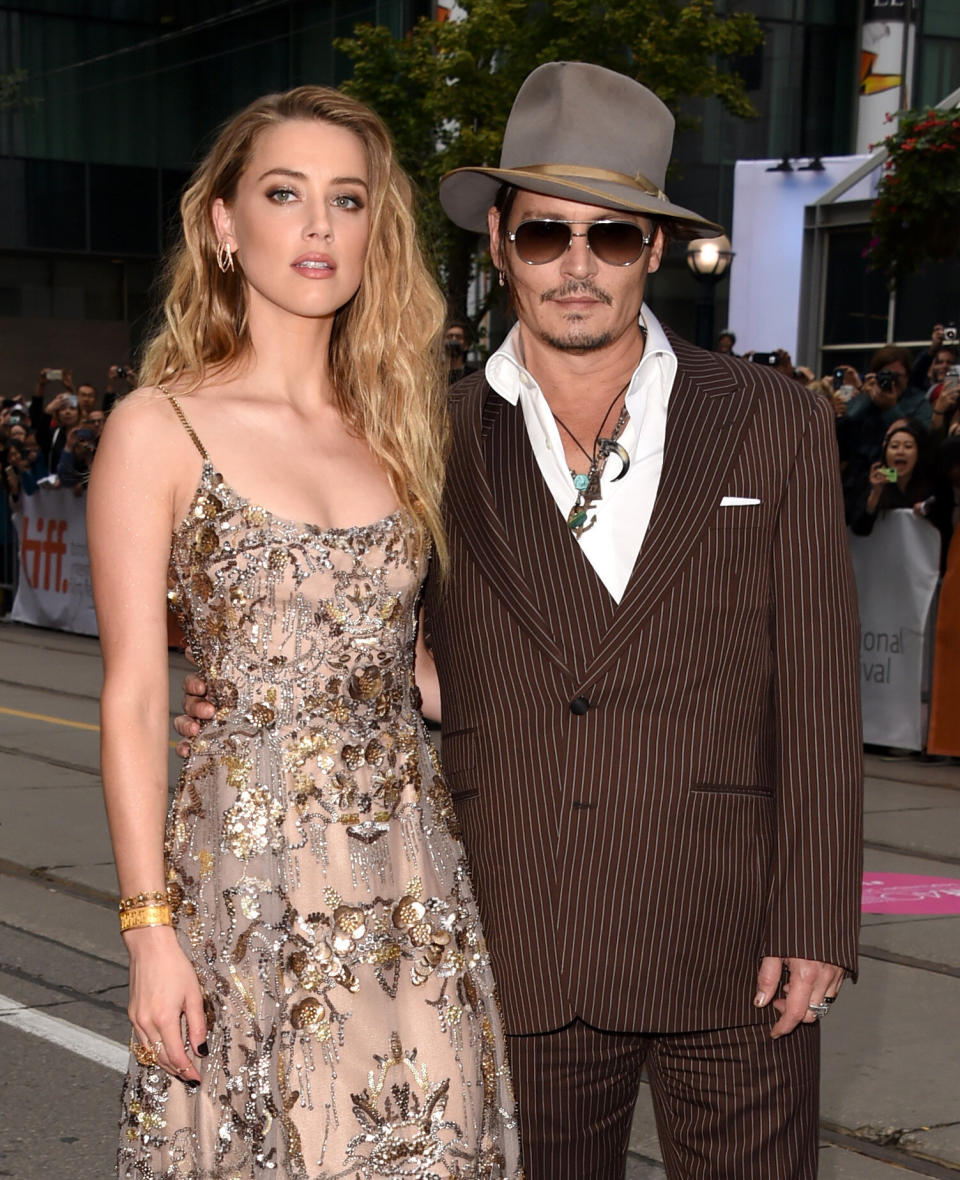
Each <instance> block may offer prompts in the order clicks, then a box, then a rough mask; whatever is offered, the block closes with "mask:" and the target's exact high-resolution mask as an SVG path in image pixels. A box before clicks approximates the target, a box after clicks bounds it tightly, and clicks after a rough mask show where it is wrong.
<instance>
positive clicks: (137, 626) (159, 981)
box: [87, 394, 206, 1080]
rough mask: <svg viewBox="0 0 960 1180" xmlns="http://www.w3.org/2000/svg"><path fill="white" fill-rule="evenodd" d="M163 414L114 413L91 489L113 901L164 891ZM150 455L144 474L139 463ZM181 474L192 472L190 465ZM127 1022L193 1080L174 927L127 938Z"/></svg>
mask: <svg viewBox="0 0 960 1180" xmlns="http://www.w3.org/2000/svg"><path fill="white" fill-rule="evenodd" d="M167 413H170V411H169V407H167V406H166V404H165V403H164V402H163V401H161V400H158V399H156V398H153V397H151V395H150V394H145V395H139V396H137V397H134V398H132V399H131V400H130V401H129V402H127V403H125V404H124V405H123V406H121V407H118V409H117V410H116V411H115V413H114V414H113V415H112V416H111V418H110V421H109V422H108V423H107V426H106V427H105V429H104V433H103V437H102V439H101V442H100V446H99V448H98V453H97V458H96V462H95V464H94V469H93V474H92V477H91V480H90V488H89V498H88V503H87V531H88V539H89V547H90V568H91V574H92V578H93V589H94V600H95V605H96V610H97V621H98V625H99V629H100V644H101V648H102V651H103V668H104V680H103V692H102V695H101V701H100V713H101V767H102V774H103V791H104V798H105V801H106V808H107V819H108V821H109V824H110V838H111V840H112V842H113V851H114V859H115V860H116V865H117V879H118V882H119V886H120V895H121V897H128V896H131V895H133V894H136V893H141V892H143V893H152V892H154V891H160V890H163V889H165V887H166V874H165V871H164V863H163V834H164V833H163V830H164V821H165V817H166V810H167V727H168V723H169V721H168V717H169V685H168V663H167V629H166V575H167V563H168V560H169V554H170V534H171V527H172V523H173V506H174V501H175V490H176V487H175V484H176V475H177V473H178V472H182V471H183V469H184V466H185V465H184V463H183V457H182V453H181V452H180V451H179V450H178V448H177V446H176V444H177V442H179V441H180V440H179V439H178V438H177V437H176V436H175V435H174V433H173V431H174V429H175V428H176V420H175V419H173V416H172V413H170V418H171V421H170V422H167V421H166V420H165V418H164V417H163V415H165V414H167ZM146 454H149V455H150V456H151V462H150V464H149V468H145V467H144V464H143V456H144V455H146ZM188 470H189V468H188ZM123 937H124V941H125V942H126V944H127V950H128V952H129V954H130V1003H129V1013H130V1019H131V1022H132V1024H133V1026H134V1034H135V1035H136V1036H137V1037H138V1039H139V1040H140V1042H141V1044H144V1045H149V1044H151V1043H153V1042H163V1050H162V1052H161V1054H160V1063H161V1065H163V1066H164V1067H165V1068H167V1069H169V1070H170V1071H171V1072H173V1073H175V1074H176V1075H177V1076H179V1077H180V1078H181V1079H183V1080H199V1074H198V1073H197V1071H196V1069H195V1067H194V1066H193V1064H192V1062H191V1061H190V1060H189V1058H188V1057H187V1055H186V1053H185V1052H184V1049H183V1033H182V1031H181V1013H184V1012H185V1013H186V1015H187V1021H188V1027H189V1033H190V1040H191V1043H192V1044H193V1046H194V1047H195V1048H196V1047H197V1046H199V1045H200V1044H201V1043H202V1042H203V1041H204V1038H205V1035H206V1025H205V1021H204V1016H203V998H202V993H201V990H200V985H199V983H198V981H197V978H196V974H195V973H194V971H193V968H192V967H191V965H190V962H189V960H188V959H187V958H186V956H185V955H184V953H183V952H182V951H181V949H180V947H179V945H178V943H177V940H176V937H175V934H174V931H173V929H172V927H170V926H156V927H146V928H143V929H138V930H129V931H127V932H126V933H125V934H124V935H123Z"/></svg>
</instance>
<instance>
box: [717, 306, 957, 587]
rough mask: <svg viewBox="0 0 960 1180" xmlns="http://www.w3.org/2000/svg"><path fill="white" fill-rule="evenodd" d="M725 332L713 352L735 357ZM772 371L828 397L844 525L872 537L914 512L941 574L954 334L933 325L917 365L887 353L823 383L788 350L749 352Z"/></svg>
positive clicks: (952, 500) (948, 496)
mask: <svg viewBox="0 0 960 1180" xmlns="http://www.w3.org/2000/svg"><path fill="white" fill-rule="evenodd" d="M735 344H736V337H735V336H734V334H733V333H732V332H730V331H729V330H728V329H725V330H724V331H723V332H721V333H720V335H719V337H718V338H717V344H716V351H717V352H722V353H731V354H732V353H733V347H734V345H735ZM743 355H744V358H745V359H747V360H751V361H755V362H757V363H759V364H765V365H771V366H772V367H774V368H776V369H777V370H778V371H779V372H781V373H783V374H784V375H785V376H787V377H790V378H792V379H793V380H796V381H800V382H802V383H803V384H804V385H806V386H807V387H808V388H810V389H813V390H814V391H815V392H817V393H819V394H821V395H822V396H823V397H825V398H827V399H828V400H829V401H830V403H831V405H832V406H833V412H834V415H835V417H836V426H837V452H838V461H839V464H840V471H841V479H842V482H843V493H844V505H845V510H846V516H847V523H848V524H849V525H850V527H851V528H852V530H853V532H854V533H856V534H858V535H860V536H869V535H870V533H871V532H872V531H873V526H874V523H875V521H876V520H877V519H878V517H880V516H881V515H882V514H883V513H885V512H888V511H890V510H891V509H894V508H911V509H913V511H914V512H915V513H916V514H917V515H918V516H922V517H924V518H925V519H927V520H928V521H929V522H930V523H931V525H933V526H935V527H936V528H937V529H938V530H939V532H940V537H941V548H940V551H941V568H943V569H945V568H946V564H947V558H948V553H949V548H950V541H951V538H952V535H953V529H954V525H955V524H956V523H957V518H958V515H960V413H958V411H957V403H958V397H960V340H958V332H957V329H956V327H955V326H953V325H948V326H947V327H944V326H943V325H942V324H936V325H935V326H934V328H933V330H932V332H931V337H930V344H929V346H928V347H926V348H924V349H922V350H921V351H920V353H919V354H918V355H917V356H916V358H913V357H911V355H910V353H909V352H908V351H907V349H905V348H899V347H897V346H895V345H889V346H887V347H885V348H880V349H878V350H877V351H876V352H875V353H874V354H873V356H872V357H871V358H870V363H869V365H868V366H867V369H866V371H865V372H863V373H860V372H858V371H857V369H856V368H854V367H853V366H852V365H849V364H840V365H838V366H837V367H836V368H835V369H834V370H833V371H832V372H831V373H829V374H827V375H826V376H824V377H821V378H817V377H815V375H814V374H813V373H812V372H811V371H810V370H809V369H807V368H804V367H795V366H794V364H793V362H792V360H791V358H790V354H789V353H788V352H787V351H786V350H784V349H777V350H775V351H774V352H771V353H756V352H747V353H744V354H743Z"/></svg>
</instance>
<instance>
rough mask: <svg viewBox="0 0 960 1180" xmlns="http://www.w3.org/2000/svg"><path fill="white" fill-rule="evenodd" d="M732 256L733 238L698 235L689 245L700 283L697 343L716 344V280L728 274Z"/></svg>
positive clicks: (689, 262) (689, 260)
mask: <svg viewBox="0 0 960 1180" xmlns="http://www.w3.org/2000/svg"><path fill="white" fill-rule="evenodd" d="M732 259H733V251H732V250H731V249H730V239H729V238H728V237H727V236H726V234H721V235H720V237H718V238H697V239H696V241H694V242H691V243H690V245H689V246H687V266H689V267H690V270H691V271H692V272H693V276H694V278H695V279H696V280H697V283H698V284H699V286H700V296H699V298H698V299H697V344H699V345H700V347H701V348H713V301H714V295H715V293H716V286H717V283H719V282H720V280H721V279H722V278H723V276H724V275H725V274H726V272H727V269H728V268H729V266H730V263H731V261H732Z"/></svg>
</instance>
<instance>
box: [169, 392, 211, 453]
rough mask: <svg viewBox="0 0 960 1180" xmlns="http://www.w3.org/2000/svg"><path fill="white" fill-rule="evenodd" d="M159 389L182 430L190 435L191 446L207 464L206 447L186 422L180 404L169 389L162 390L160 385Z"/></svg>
mask: <svg viewBox="0 0 960 1180" xmlns="http://www.w3.org/2000/svg"><path fill="white" fill-rule="evenodd" d="M159 388H160V389H162V390H163V393H164V396H165V397H166V399H167V401H169V403H170V405H171V406H173V410H174V413H175V414H176V415H177V417H178V418H179V419H180V422H181V425H182V426H183V428H184V430H185V431H186V432H187V434H189V435H190V437H191V439H192V440H193V445H194V446H195V447H196V448H197V450H198V451H199V452H200V454H201V455H202V456H203V457H204V459H205V460H206V461H207V462H209V461H210V456H209V455H208V454H207V450H206V447H205V446H204V445H203V443H202V442H201V441H200V439H199V438H198V436H197V432H196V431H195V430H194V429H193V427H192V426H191V425H190V423H189V422H188V421H187V416H186V414H185V413H184V412H183V410H182V409H181V408H180V403H179V402H178V401H177V399H176V398H175V397H174V396H173V394H172V393H171V392H170V391H169V389H164V388H163V386H162V385H161V386H160V387H159Z"/></svg>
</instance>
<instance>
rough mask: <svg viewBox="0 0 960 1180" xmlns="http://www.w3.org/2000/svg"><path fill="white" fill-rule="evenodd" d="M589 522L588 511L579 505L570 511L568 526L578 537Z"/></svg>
mask: <svg viewBox="0 0 960 1180" xmlns="http://www.w3.org/2000/svg"><path fill="white" fill-rule="evenodd" d="M586 521H587V510H586V508H584V507H582V506H581V505H579V504H575V505H574V506H573V508H571V510H570V515H569V516H568V517H567V525H568V526H569V528H570V531H571V532H573V533H575V534H576V535H577V536H579V535H580V533H581V532H582V531H583V526H584V524H586Z"/></svg>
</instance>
